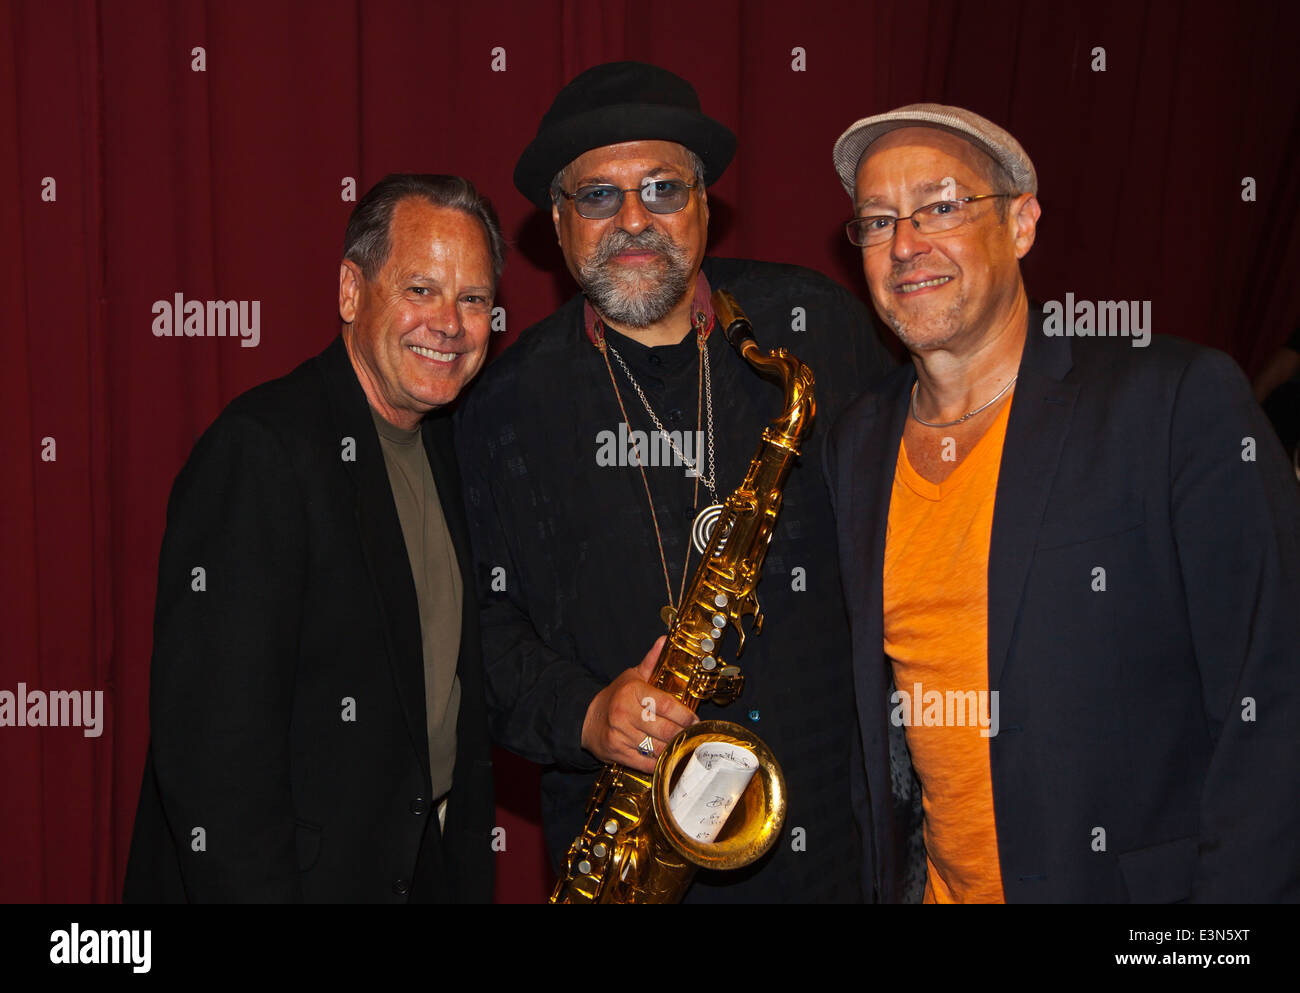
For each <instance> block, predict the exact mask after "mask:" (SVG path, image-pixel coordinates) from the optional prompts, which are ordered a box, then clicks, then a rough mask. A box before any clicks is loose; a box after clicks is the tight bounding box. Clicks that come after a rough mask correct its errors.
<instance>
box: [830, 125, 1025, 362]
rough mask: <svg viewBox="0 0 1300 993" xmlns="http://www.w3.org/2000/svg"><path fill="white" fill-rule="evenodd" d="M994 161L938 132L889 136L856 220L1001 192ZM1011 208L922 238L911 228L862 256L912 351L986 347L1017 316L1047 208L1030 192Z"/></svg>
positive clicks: (867, 170) (974, 209)
mask: <svg viewBox="0 0 1300 993" xmlns="http://www.w3.org/2000/svg"><path fill="white" fill-rule="evenodd" d="M991 166H992V160H991V159H989V158H988V156H986V155H985V154H984V153H983V152H981V151H980V150H979V149H977V148H975V147H974V146H973V145H971V144H970V143H969V142H967V141H964V140H963V139H961V138H958V137H956V136H955V135H950V134H948V133H947V132H944V131H936V130H934V129H931V128H900V129H898V130H896V131H891V132H890V133H888V134H886V135H885V136H884V137H882V138H880V139H879V140H878V141H876V142H875V143H874V144H872V145H871V146H870V147H869V148H868V149H867V152H866V154H865V155H864V156H863V159H862V161H861V162H860V163H859V164H858V172H857V183H856V186H855V190H854V205H855V212H856V214H857V215H858V216H859V217H861V216H866V215H874V214H886V215H890V216H893V217H905V216H907V215H908V214H911V213H912V211H914V210H916V209H917V208H918V207H923V206H925V205H926V204H930V203H934V202H935V201H938V200H944V199H951V198H953V197H965V196H977V195H980V194H985V193H994V192H997V191H996V190H993V189H991V188H990V187H991V179H990V176H991ZM1001 202H1002V203H1004V204H1006V203H1009V204H1010V205H1011V206H1010V210H1009V216H1008V218H1007V219H1006V220H1002V219H1001V217H1000V215H999V212H998V208H997V206H996V203H997V201H993V200H981V201H978V202H976V203H974V204H971V205H969V210H970V212H971V216H972V218H973V219H972V220H971V221H970V222H969V223H966V224H964V225H963V226H961V227H958V228H954V229H952V230H950V231H941V232H937V233H934V234H922V233H921V232H919V231H917V230H916V228H915V227H914V226H913V225H912V223H911V222H910V221H903V222H901V223H899V224H897V225H895V231H894V237H893V239H892V240H891V241H888V242H885V243H883V244H880V245H873V246H871V247H867V248H863V249H862V269H863V272H864V273H865V274H866V277H867V285H868V286H869V287H870V289H871V296H872V299H873V300H874V301H875V304H876V308H877V309H878V310H879V311H880V313H881V315H882V316H883V317H884V318H885V319H886V320H888V321H889V323H890V324H891V325H892V326H893V328H894V331H895V333H897V335H898V337H899V339H900V340H901V341H902V342H903V344H904V345H906V346H907V348H908V349H909V350H910V351H913V352H922V351H929V350H934V349H949V350H953V349H960V347H961V346H962V344H963V343H974V342H978V341H979V340H980V339H981V338H982V336H983V335H984V334H985V333H986V332H988V331H990V330H991V329H994V328H996V327H998V326H1000V324H1001V323H1002V322H1003V321H1004V320H1005V318H1006V315H1008V314H1009V313H1011V310H1012V308H1013V307H1014V305H1015V302H1016V300H1017V297H1018V295H1019V294H1020V293H1022V292H1023V291H1022V288H1021V280H1020V266H1019V260H1020V259H1021V258H1022V257H1023V256H1024V255H1025V254H1026V253H1027V252H1028V251H1029V249H1030V246H1032V245H1033V242H1034V228H1035V223H1036V222H1037V219H1038V214H1039V210H1038V202H1037V200H1035V199H1034V198H1033V197H1032V196H1031V195H1029V194H1022V195H1020V196H1017V197H1016V198H1015V199H1009V200H1004V201H1001Z"/></svg>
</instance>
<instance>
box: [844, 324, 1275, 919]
mask: <svg viewBox="0 0 1300 993" xmlns="http://www.w3.org/2000/svg"><path fill="white" fill-rule="evenodd" d="M915 378H916V374H915V369H914V367H913V366H912V365H911V364H910V363H909V364H907V365H905V366H904V367H902V368H900V369H899V370H897V371H896V372H895V373H893V374H891V375H890V376H889V377H888V378H886V379H885V380H884V381H883V382H882V383H881V384H879V385H878V386H877V388H876V389H874V390H873V391H871V392H869V393H867V394H864V395H863V396H862V397H860V398H859V399H858V400H857V401H856V402H855V403H854V404H853V405H852V406H850V407H849V408H848V409H847V410H846V411H845V413H844V414H843V416H842V417H841V418H840V420H839V421H838V422H837V424H836V426H835V428H834V429H833V431H832V433H831V435H830V436H829V438H828V441H827V447H826V450H825V459H826V466H825V468H826V474H827V480H828V482H829V485H830V488H831V492H832V497H833V500H834V503H835V509H836V519H837V527H838V534H839V545H840V560H841V563H842V567H843V575H844V588H845V596H846V600H847V606H848V609H849V614H850V619H851V625H852V629H853V666H854V685H855V692H856V697H857V711H858V721H859V732H860V734H859V738H860V742H861V752H860V753H859V754H858V755H857V756H856V759H857V763H858V766H859V768H858V772H857V774H856V775H855V777H854V779H855V781H854V783H853V803H854V809H855V815H856V817H857V819H858V823H859V825H860V827H861V828H862V832H863V839H864V849H865V850H864V858H863V867H864V868H863V877H864V878H863V886H864V892H871V890H872V889H874V890H875V893H876V897H877V899H879V900H881V901H883V902H894V901H897V900H901V899H903V898H904V896H905V890H906V889H908V886H907V877H908V871H909V859H908V853H909V850H910V851H913V852H915V851H916V850H917V849H916V845H915V839H914V838H912V837H910V836H909V834H910V832H911V831H912V830H913V829H914V827H915V824H914V823H913V820H912V818H911V817H910V816H909V815H910V811H909V809H908V807H909V804H908V802H907V800H908V784H907V783H906V782H900V781H899V780H900V777H899V775H898V769H899V766H900V764H901V765H902V767H903V768H904V769H905V770H906V772H907V773H908V774H910V768H908V763H907V761H906V757H905V751H904V753H903V755H904V758H903V761H902V762H901V763H900V762H899V756H898V746H897V739H899V738H901V735H900V734H899V732H898V731H897V729H892V728H891V724H890V720H889V695H890V692H891V689H892V674H891V669H890V664H889V662H888V660H887V659H886V658H885V656H884V652H883V647H882V646H883V630H882V628H883V621H882V579H881V576H882V569H883V563H884V554H885V530H886V529H885V524H886V521H887V520H888V514H889V501H890V493H891V489H892V485H893V480H894V470H895V466H896V463H897V459H898V453H899V446H900V441H901V438H902V433H903V427H904V424H905V420H906V417H907V409H908V398H909V394H910V391H911V388H912V384H913V382H915ZM1297 493H1298V491H1297V486H1296V479H1295V476H1294V474H1293V473H1292V471H1291V469H1290V466H1289V465H1288V464H1287V462H1286V459H1285V457H1284V456H1283V454H1282V452H1281V449H1280V447H1279V445H1278V442H1277V439H1276V438H1275V436H1274V435H1273V433H1272V430H1271V429H1270V427H1269V425H1268V422H1267V421H1266V420H1265V419H1264V417H1263V414H1262V412H1261V411H1260V409H1259V407H1258V405H1257V404H1256V403H1255V402H1254V400H1253V399H1252V397H1251V393H1250V389H1249V386H1248V384H1247V383H1246V380H1245V378H1244V376H1243V375H1242V373H1241V371H1240V370H1239V369H1238V368H1237V367H1236V365H1235V364H1234V363H1233V362H1232V360H1231V359H1229V358H1228V357H1227V356H1226V355H1223V354H1222V353H1219V352H1216V351H1212V350H1209V349H1205V348H1201V347H1198V346H1195V345H1192V344H1190V343H1187V342H1184V341H1181V340H1179V339H1175V338H1163V337H1153V338H1152V339H1151V343H1150V345H1149V347H1146V348H1135V347H1132V343H1131V341H1130V339H1127V338H1109V339H1079V340H1074V339H1071V338H1065V337H1048V336H1046V335H1044V333H1043V331H1042V312H1041V310H1038V309H1037V308H1034V309H1032V310H1031V312H1030V317H1029V332H1028V335H1027V339H1026V343H1025V348H1024V353H1023V356H1022V359H1021V364H1020V378H1019V380H1018V381H1017V383H1016V387H1015V393H1014V396H1013V399H1012V402H1011V412H1010V418H1009V421H1008V424H1007V429H1006V440H1005V444H1004V449H1003V454H1002V462H1001V469H1000V473H999V477H998V483H997V496H996V506H995V511H994V515H993V530H992V537H991V543H990V548H989V563H988V611H989V614H988V682H989V688H990V689H991V690H996V691H997V692H998V694H999V705H1000V723H1001V728H1000V732H999V733H998V734H997V735H996V736H994V737H993V738H991V739H990V746H989V748H990V762H991V769H992V782H993V806H994V814H995V819H996V824H997V838H998V854H999V858H1000V861H1001V869H1002V881H1003V888H1004V893H1005V896H1006V899H1007V901H1008V902H1023V901H1040V902H1041V901H1134V902H1165V901H1168V902H1172V901H1180V900H1189V899H1190V900H1208V901H1272V900H1296V899H1298V898H1300V800H1298V799H1297V784H1300V664H1298V660H1300V581H1298V579H1297V563H1298V562H1300V553H1298V549H1300V538H1298V534H1297V532H1298V522H1300V499H1298V496H1297ZM1099 568H1100V569H1103V570H1104V573H1098V572H1096V570H1097V569H1099ZM1099 576H1104V589H1098V588H1096V587H1097V586H1098V585H1099V584H1098V582H1097V579H1098V577H1099ZM891 730H893V732H894V733H893V735H892V737H893V738H895V748H894V759H895V762H894V766H895V774H894V776H893V777H891V772H890V741H891ZM913 861H914V860H913ZM914 888H915V887H912V889H914Z"/></svg>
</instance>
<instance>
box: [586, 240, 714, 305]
mask: <svg viewBox="0 0 1300 993" xmlns="http://www.w3.org/2000/svg"><path fill="white" fill-rule="evenodd" d="M628 248H638V249H649V250H650V251H654V252H658V253H659V257H660V259H661V264H662V274H656V273H645V274H643V275H638V274H636V273H634V272H631V271H629V270H627V269H624V268H622V267H620V266H617V265H613V264H611V262H610V260H611V259H612V258H613V257H614V256H615V255H617V254H618V253H619V252H622V251H625V250H626V249H628ZM578 278H579V282H581V284H582V291H583V292H584V293H585V294H586V295H587V299H588V300H589V301H591V305H592V306H593V307H595V308H596V309H597V310H598V311H600V312H601V314H603V315H604V316H605V318H606V319H608V320H610V321H613V322H614V323H616V324H621V325H623V326H625V327H629V328H647V327H649V326H650V325H651V324H656V323H658V322H659V321H662V320H663V319H664V318H665V317H667V316H668V314H669V313H670V312H671V311H672V309H673V308H674V307H675V306H677V304H678V303H679V302H680V301H681V299H682V297H684V296H685V295H686V292H687V290H688V289H690V258H689V256H688V255H687V253H686V250H685V249H683V248H682V247H681V246H680V245H678V244H677V243H676V242H675V241H673V240H672V239H671V238H669V237H668V236H667V235H666V234H663V233H662V232H659V231H655V230H654V229H653V228H648V229H646V230H645V231H643V232H641V234H639V235H637V236H636V237H633V236H632V235H630V234H628V233H627V232H626V231H621V230H615V231H611V232H610V233H609V234H607V235H606V236H605V237H604V238H602V239H601V240H600V244H598V245H597V246H596V251H595V252H594V253H593V254H592V256H591V257H590V258H589V259H586V260H585V261H584V262H583V263H582V264H581V265H579V266H578Z"/></svg>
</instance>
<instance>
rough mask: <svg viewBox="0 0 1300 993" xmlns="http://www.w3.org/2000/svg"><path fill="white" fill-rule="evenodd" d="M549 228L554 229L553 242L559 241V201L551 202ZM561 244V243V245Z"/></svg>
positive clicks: (557, 198) (557, 199) (556, 199)
mask: <svg viewBox="0 0 1300 993" xmlns="http://www.w3.org/2000/svg"><path fill="white" fill-rule="evenodd" d="M551 226H552V227H553V228H555V240H556V241H557V242H558V241H560V199H559V197H556V198H555V199H553V200H552V201H551ZM561 244H562V243H561Z"/></svg>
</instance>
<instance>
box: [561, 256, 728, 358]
mask: <svg viewBox="0 0 1300 993" xmlns="http://www.w3.org/2000/svg"><path fill="white" fill-rule="evenodd" d="M712 296H713V294H712V291H711V290H710V289H709V281H708V279H706V278H705V276H704V273H703V272H701V273H700V274H699V275H698V276H696V277H695V296H694V297H692V298H691V326H692V327H693V328H694V329H695V332H696V334H698V335H699V336H700V337H701V338H704V339H707V338H708V337H709V332H710V331H712V330H713V325H714V324H715V323H717V318H716V317H715V316H714V313H713V299H712ZM582 323H583V327H584V328H585V329H586V332H587V338H588V340H589V341H590V342H591V343H592V344H593V345H595V346H596V347H597V348H600V347H601V345H602V344H604V341H605V324H604V322H603V321H601V319H600V315H599V314H597V313H596V310H595V308H594V307H592V305H591V301H590V300H584V301H583V303H582Z"/></svg>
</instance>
